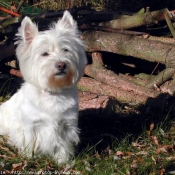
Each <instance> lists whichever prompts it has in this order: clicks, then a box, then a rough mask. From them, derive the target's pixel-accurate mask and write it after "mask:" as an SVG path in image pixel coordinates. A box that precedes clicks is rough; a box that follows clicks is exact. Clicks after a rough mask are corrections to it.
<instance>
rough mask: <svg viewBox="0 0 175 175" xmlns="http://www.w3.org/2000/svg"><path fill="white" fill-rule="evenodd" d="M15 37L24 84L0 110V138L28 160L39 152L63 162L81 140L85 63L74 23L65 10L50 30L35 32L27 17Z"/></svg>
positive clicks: (35, 28)
mask: <svg viewBox="0 0 175 175" xmlns="http://www.w3.org/2000/svg"><path fill="white" fill-rule="evenodd" d="M17 39H18V40H17V41H16V43H15V44H17V49H16V55H17V58H18V60H19V65H20V70H21V72H22V75H23V77H24V80H25V82H24V83H23V85H22V86H21V88H20V89H19V91H18V92H17V93H16V94H14V95H13V96H12V97H11V99H10V100H8V101H6V102H5V103H3V104H2V105H1V106H0V135H7V136H8V139H9V142H10V143H11V144H13V145H15V146H16V147H17V148H18V149H19V151H20V152H21V153H24V154H26V156H28V157H31V156H33V155H42V154H43V155H49V156H52V157H53V158H54V159H55V160H56V161H57V162H58V164H61V163H66V162H68V161H69V160H70V158H71V157H72V156H73V155H74V146H75V145H76V144H77V143H78V142H79V136H78V133H79V129H78V127H77V122H78V95H77V88H76V85H77V82H78V81H79V79H80V78H81V77H82V76H83V74H84V67H85V65H86V55H85V51H84V47H83V42H82V40H81V39H80V32H79V31H78V29H77V24H76V22H75V21H74V20H73V18H72V16H71V14H70V13H69V12H68V11H65V12H64V15H63V17H62V19H61V20H59V21H58V22H57V23H53V24H51V25H50V26H49V30H46V31H41V32H39V31H38V27H37V25H36V24H34V23H33V22H32V21H31V20H30V18H28V17H25V18H24V19H23V21H22V23H21V27H20V28H19V29H18V33H17Z"/></svg>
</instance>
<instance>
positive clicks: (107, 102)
mask: <svg viewBox="0 0 175 175" xmlns="http://www.w3.org/2000/svg"><path fill="white" fill-rule="evenodd" d="M78 97H79V111H86V115H89V114H91V115H97V116H107V115H112V114H115V113H116V106H117V105H118V102H117V101H116V100H115V99H114V98H112V97H109V96H105V95H98V94H95V93H92V92H86V91H78Z"/></svg>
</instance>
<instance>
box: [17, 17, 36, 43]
mask: <svg viewBox="0 0 175 175" xmlns="http://www.w3.org/2000/svg"><path fill="white" fill-rule="evenodd" d="M37 33H38V27H37V25H36V24H34V23H33V22H32V21H31V19H30V18H29V17H27V16H26V17H25V18H24V19H23V20H22V22H21V27H20V28H19V29H18V34H17V36H19V37H21V39H22V40H23V41H24V42H26V43H27V44H28V45H30V43H31V42H32V40H33V38H34V37H35V36H36V35H37Z"/></svg>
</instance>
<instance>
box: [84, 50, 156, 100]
mask: <svg viewBox="0 0 175 175" xmlns="http://www.w3.org/2000/svg"><path fill="white" fill-rule="evenodd" d="M92 61H93V63H92V64H91V65H87V66H86V67H85V74H86V75H88V76H90V77H92V78H94V79H95V80H97V81H101V82H103V83H105V84H108V85H110V86H113V87H116V88H119V89H123V90H125V91H128V92H131V91H132V92H133V93H136V94H139V95H144V96H148V97H156V96H158V95H159V93H158V92H156V91H154V90H152V89H149V88H146V87H144V86H141V85H139V84H136V83H134V82H132V81H130V80H129V79H127V78H125V77H124V76H118V75H117V74H115V73H114V72H112V71H110V70H107V69H106V68H104V67H103V61H102V54H100V53H98V52H94V53H92ZM145 92H146V93H145Z"/></svg>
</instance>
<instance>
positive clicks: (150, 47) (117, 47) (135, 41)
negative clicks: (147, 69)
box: [82, 31, 175, 67]
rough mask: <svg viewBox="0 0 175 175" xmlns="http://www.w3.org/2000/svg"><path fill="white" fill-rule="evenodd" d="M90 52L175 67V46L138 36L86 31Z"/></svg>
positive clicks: (85, 38)
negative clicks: (133, 58)
mask: <svg viewBox="0 0 175 175" xmlns="http://www.w3.org/2000/svg"><path fill="white" fill-rule="evenodd" d="M82 39H83V40H84V43H85V49H86V51H88V52H93V51H106V52H112V53H117V54H120V55H125V56H133V57H135V58H140V59H144V60H147V61H151V62H159V63H162V64H165V65H166V66H167V67H174V66H175V55H174V53H175V45H174V44H167V43H164V42H161V41H155V40H149V39H147V38H140V37H137V36H131V35H123V34H120V33H106V32H101V31H86V32H84V33H83V35H82Z"/></svg>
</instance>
